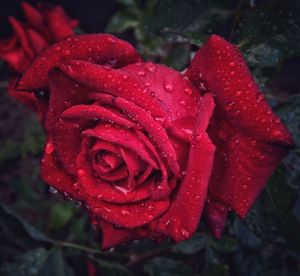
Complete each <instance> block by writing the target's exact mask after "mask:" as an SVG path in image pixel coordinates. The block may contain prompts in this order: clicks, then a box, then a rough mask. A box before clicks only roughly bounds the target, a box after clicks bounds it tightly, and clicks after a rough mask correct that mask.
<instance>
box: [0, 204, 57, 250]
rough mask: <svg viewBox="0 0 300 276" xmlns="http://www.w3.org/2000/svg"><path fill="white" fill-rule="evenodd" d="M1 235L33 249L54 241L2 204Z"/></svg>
mask: <svg viewBox="0 0 300 276" xmlns="http://www.w3.org/2000/svg"><path fill="white" fill-rule="evenodd" d="M0 233H2V235H3V236H4V237H6V239H8V240H10V241H12V242H13V243H16V244H18V245H20V246H22V247H29V248H30V247H32V246H34V245H37V244H39V243H40V242H42V243H50V242H52V240H51V239H50V238H48V237H47V236H45V235H44V234H43V233H42V232H40V231H39V230H37V229H36V228H34V227H33V226H32V225H30V224H29V223H28V222H26V221H25V220H23V219H21V218H20V217H19V216H17V215H16V214H14V213H13V212H12V211H11V210H10V209H9V208H7V207H6V206H5V205H4V204H2V203H0Z"/></svg>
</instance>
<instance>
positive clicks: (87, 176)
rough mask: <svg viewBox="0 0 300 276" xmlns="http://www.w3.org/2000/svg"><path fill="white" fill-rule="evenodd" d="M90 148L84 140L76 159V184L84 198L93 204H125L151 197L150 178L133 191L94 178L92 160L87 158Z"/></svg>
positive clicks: (89, 144)
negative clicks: (93, 202) (102, 202)
mask: <svg viewBox="0 0 300 276" xmlns="http://www.w3.org/2000/svg"><path fill="white" fill-rule="evenodd" d="M90 148H91V141H90V138H84V139H83V141H82V144H81V149H80V153H79V155H78V157H77V169H78V174H77V175H78V183H79V185H80V187H81V191H82V193H83V194H84V195H86V197H89V198H90V199H91V200H94V201H95V204H96V203H97V202H99V201H100V200H103V201H104V202H108V203H116V204H124V203H125V204H126V203H135V202H140V201H142V200H145V199H148V198H149V197H150V196H151V191H152V189H153V185H154V181H153V179H150V178H149V179H148V180H147V181H145V183H143V184H142V185H139V186H138V187H136V188H135V189H131V188H130V187H128V186H119V185H116V184H113V183H107V182H106V181H102V180H101V179H99V178H96V177H95V176H94V175H93V172H92V164H91V162H92V160H91V158H90V156H89V152H90Z"/></svg>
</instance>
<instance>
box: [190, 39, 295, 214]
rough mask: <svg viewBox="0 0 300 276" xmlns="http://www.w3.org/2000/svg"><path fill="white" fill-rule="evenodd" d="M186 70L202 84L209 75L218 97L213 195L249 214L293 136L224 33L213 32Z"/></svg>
mask: <svg viewBox="0 0 300 276" xmlns="http://www.w3.org/2000/svg"><path fill="white" fill-rule="evenodd" d="M186 75H187V76H188V77H189V79H190V80H191V81H193V82H194V84H195V85H196V86H199V85H200V83H201V82H202V81H203V79H204V80H205V81H207V85H208V87H209V89H211V91H212V92H213V93H214V94H215V99H216V103H217V105H216V114H215V115H214V118H215V119H214V121H213V122H212V124H211V126H210V130H209V133H210V137H211V139H212V140H213V142H214V144H215V145H216V146H217V152H216V156H215V162H214V169H213V173H212V178H211V181H210V184H209V198H210V199H211V200H212V201H216V202H219V203H222V204H223V205H225V206H226V207H227V208H229V207H232V208H233V209H234V210H235V211H236V212H237V213H238V214H239V215H241V216H245V215H246V213H247V211H248V209H249V208H250V207H251V205H252V204H253V201H254V200H255V199H256V197H257V195H258V194H259V192H260V191H261V189H262V188H263V187H264V186H265V184H266V182H267V179H268V178H269V176H270V175H271V173H272V172H273V170H274V169H275V168H276V166H277V165H278V163H279V162H280V160H281V158H282V157H283V156H284V155H285V154H286V153H287V147H289V146H291V145H292V139H291V136H290V134H289V133H288V131H287V129H286V128H285V126H284V125H283V124H281V123H280V120H279V118H278V117H277V116H276V115H275V114H274V112H273V111H272V109H271V108H270V107H269V105H268V104H267V102H266V101H265V99H264V97H263V95H262V93H261V92H260V91H259V89H258V87H257V85H256V84H255V82H254V80H253V78H252V77H251V74H250V72H249V70H248V68H247V65H246V63H245V61H244V59H243V58H242V56H241V54H240V52H239V51H238V50H237V49H236V48H235V47H234V46H232V45H231V44H229V43H228V42H226V41H225V40H224V39H222V38H220V37H218V36H215V35H213V36H212V37H211V38H210V39H209V41H208V42H207V43H206V44H205V45H204V46H203V47H202V48H201V49H200V50H199V51H198V53H197V54H196V56H195V58H194V60H193V62H192V64H191V65H190V67H189V68H188V70H187V72H186ZM282 146H283V147H282Z"/></svg>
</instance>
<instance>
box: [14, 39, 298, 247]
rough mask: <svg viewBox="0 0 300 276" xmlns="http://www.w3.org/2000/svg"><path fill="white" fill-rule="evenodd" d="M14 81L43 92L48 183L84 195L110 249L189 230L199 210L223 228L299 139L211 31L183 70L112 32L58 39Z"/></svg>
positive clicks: (44, 168) (44, 166)
mask: <svg viewBox="0 0 300 276" xmlns="http://www.w3.org/2000/svg"><path fill="white" fill-rule="evenodd" d="M18 90H27V91H38V90H43V91H49V94H50V98H49V100H47V99H44V102H43V103H44V108H43V110H44V112H45V114H46V115H45V117H46V120H45V128H46V133H47V143H46V146H45V154H44V158H43V160H42V176H43V178H44V179H45V181H46V182H48V183H49V184H50V185H52V186H53V187H55V188H56V189H58V190H59V191H61V192H63V193H66V194H67V195H69V196H70V197H72V198H74V199H76V200H79V201H82V202H84V204H85V205H86V207H87V209H88V210H89V213H90V215H91V217H92V219H93V221H94V223H96V224H97V225H98V226H99V227H100V228H101V229H102V232H103V244H102V246H103V248H108V247H111V246H114V245H116V244H119V243H121V242H124V241H127V240H132V239H139V238H143V237H151V238H153V239H156V240H161V239H163V238H166V237H171V238H173V239H174V240H175V241H181V240H185V239H188V238H189V237H190V236H191V235H192V234H193V233H194V232H195V230H196V228H197V226H198V224H199V220H200V217H201V215H202V211H203V209H204V207H205V215H206V218H207V220H208V223H209V224H210V226H211V228H212V231H213V232H214V234H215V235H216V236H220V234H221V231H222V229H223V227H224V223H225V220H226V215H227V212H228V210H231V209H232V210H234V211H235V212H236V213H238V214H239V215H240V216H242V217H244V216H245V215H246V213H247V211H248V210H249V208H250V206H251V205H252V203H253V201H254V200H255V199H256V197H257V195H258V194H259V192H260V191H261V189H262V188H263V186H264V185H265V184H266V182H267V179H268V178H269V176H270V175H271V173H272V171H273V170H274V169H275V167H276V166H277V165H278V163H279V162H280V160H281V158H282V157H283V156H284V155H285V154H286V153H287V149H288V147H290V146H291V145H292V139H291V137H290V135H289V133H288V131H287V129H286V128H285V127H284V125H283V124H282V123H281V122H280V120H279V118H278V117H277V116H276V115H275V114H274V113H273V111H272V109H271V108H270V107H269V106H268V104H267V102H266V100H265V99H264V97H263V95H262V93H261V92H260V91H259V89H258V87H257V85H256V84H255V82H254V80H253V78H252V77H251V75H250V73H249V70H248V68H247V66H246V64H245V61H244V60H243V58H242V56H241V54H240V53H239V52H238V50H237V49H236V48H235V47H234V46H232V45H230V44H229V43H228V42H226V41H225V40H224V39H222V38H220V37H218V36H215V35H213V36H212V37H211V38H210V39H209V40H208V42H206V44H205V45H204V46H203V47H202V48H201V49H200V50H199V51H198V53H197V54H196V56H195V58H194V60H193V61H192V64H191V65H190V67H189V68H188V70H187V71H186V73H185V74H184V75H182V74H180V73H178V72H176V71H174V70H173V69H170V68H168V67H166V66H163V65H158V64H153V63H150V62H143V61H141V59H140V57H139V56H138V54H137V53H136V51H135V50H134V49H133V48H132V47H131V46H130V45H129V44H128V43H126V42H124V41H121V40H119V39H117V38H115V37H113V36H111V35H81V36H77V37H72V38H69V39H67V40H65V41H62V42H59V43H57V44H55V45H53V46H52V47H50V48H49V49H47V50H46V51H45V52H44V53H42V54H41V55H40V56H39V57H38V58H37V59H36V60H35V61H34V62H33V63H32V64H31V66H30V67H29V68H28V69H27V70H26V72H25V73H24V75H23V76H22V78H21V80H20V81H19V83H18Z"/></svg>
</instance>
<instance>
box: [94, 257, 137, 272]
mask: <svg viewBox="0 0 300 276" xmlns="http://www.w3.org/2000/svg"><path fill="white" fill-rule="evenodd" d="M95 264H96V265H98V266H99V268H100V270H101V275H102V274H103V275H111V276H130V275H132V274H131V272H130V271H129V270H128V269H127V268H126V267H124V266H123V265H121V264H119V263H117V262H109V261H105V260H101V259H97V260H96V261H95Z"/></svg>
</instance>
